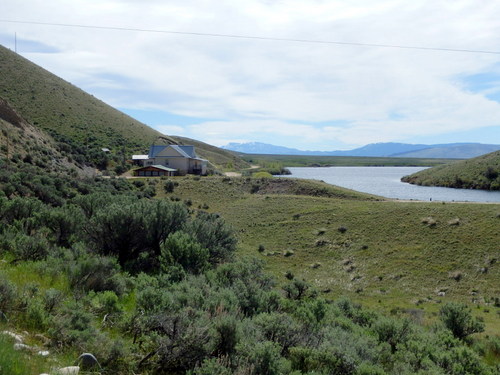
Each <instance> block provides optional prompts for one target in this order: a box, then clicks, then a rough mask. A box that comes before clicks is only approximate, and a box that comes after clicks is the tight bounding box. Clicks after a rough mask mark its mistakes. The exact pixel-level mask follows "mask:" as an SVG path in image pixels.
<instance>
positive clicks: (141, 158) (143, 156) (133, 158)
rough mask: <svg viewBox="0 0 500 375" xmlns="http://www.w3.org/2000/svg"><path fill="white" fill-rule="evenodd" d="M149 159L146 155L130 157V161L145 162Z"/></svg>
mask: <svg viewBox="0 0 500 375" xmlns="http://www.w3.org/2000/svg"><path fill="white" fill-rule="evenodd" d="M146 159H149V158H148V155H132V160H146Z"/></svg>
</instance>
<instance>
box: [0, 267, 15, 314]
mask: <svg viewBox="0 0 500 375" xmlns="http://www.w3.org/2000/svg"><path fill="white" fill-rule="evenodd" d="M16 297H17V288H16V286H15V285H14V284H13V283H12V282H10V281H9V280H8V279H6V278H5V277H4V276H3V275H0V311H1V312H3V313H4V314H6V313H7V312H8V311H10V309H12V308H13V307H14V305H15V303H16Z"/></svg>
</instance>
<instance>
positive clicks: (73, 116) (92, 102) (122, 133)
mask: <svg viewBox="0 0 500 375" xmlns="http://www.w3.org/2000/svg"><path fill="white" fill-rule="evenodd" d="M0 87H1V88H2V90H1V92H0V96H1V97H2V98H4V99H5V100H7V101H8V102H9V104H10V105H11V106H12V107H13V108H14V109H15V110H16V111H17V112H18V113H19V114H20V115H21V116H22V117H23V118H25V119H26V120H27V121H29V122H30V123H31V124H33V125H36V126H38V127H40V128H41V129H44V130H46V131H48V132H49V133H55V134H57V135H60V136H63V137H67V138H70V139H71V140H73V141H76V142H78V143H80V144H83V145H85V146H89V147H94V146H95V147H108V148H110V149H116V148H118V147H122V146H127V148H130V149H141V148H144V147H145V146H148V145H149V144H151V142H153V141H154V140H155V139H156V138H157V137H158V136H160V133H159V132H157V131H155V130H153V129H151V128H150V127H148V126H146V125H144V124H142V123H140V122H139V121H136V120H134V119H133V118H131V117H129V116H127V115H125V114H123V113H121V112H119V111H117V110H115V109H114V108H112V107H110V106H108V105H107V104H105V103H103V102H102V101H100V100H98V99H96V98H94V97H93V96H92V95H89V94H87V93H86V92H84V91H83V90H80V89H79V88H77V87H75V86H73V85H72V84H70V83H68V82H66V81H64V80H62V79H61V78H59V77H57V76H55V75H54V74H52V73H50V72H48V71H46V70H45V69H43V68H41V67H39V66H37V65H35V64H33V63H32V62H30V61H29V60H26V59H25V58H23V57H22V56H20V55H18V54H16V53H14V52H12V51H10V50H9V49H7V48H4V47H2V46H0Z"/></svg>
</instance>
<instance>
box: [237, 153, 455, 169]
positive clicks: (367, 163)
mask: <svg viewBox="0 0 500 375" xmlns="http://www.w3.org/2000/svg"><path fill="white" fill-rule="evenodd" d="M239 156H240V157H241V158H242V159H243V160H245V161H247V162H249V163H252V164H258V165H261V164H266V163H273V162H274V163H276V162H279V163H281V164H283V165H284V166H285V167H331V166H352V167H361V166H363V167H373V166H376V167H378V166H401V167H420V166H422V167H430V166H435V165H442V164H448V163H454V162H456V161H457V159H419V158H389V157H361V156H312V155H262V154H239Z"/></svg>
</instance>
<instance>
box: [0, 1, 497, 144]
mask: <svg viewBox="0 0 500 375" xmlns="http://www.w3.org/2000/svg"><path fill="white" fill-rule="evenodd" d="M0 8H1V9H2V12H1V14H0V44H2V45H3V46H5V47H7V48H10V49H12V50H15V49H17V52H18V53H19V54H21V55H22V56H24V57H26V58H27V59H29V60H31V61H33V62H35V63H36V64H38V65H41V66H42V67H44V68H45V69H47V70H49V71H50V72H52V73H54V74H56V75H58V76H59V77H61V78H63V79H65V80H67V81H69V82H71V83H73V84H74V85H76V86H78V87H80V88H82V89H83V90H85V91H87V92H89V93H91V94H92V95H94V96H96V97H97V98H99V99H101V100H103V101H104V102H106V103H108V104H110V105H112V106H113V107H115V108H117V109H119V110H121V111H123V112H125V113H127V114H129V115H131V116H132V117H134V118H136V119H138V120H139V121H142V122H144V123H146V124H147V125H150V126H151V127H153V128H155V129H157V130H159V131H161V132H162V133H164V134H168V135H179V136H185V137H190V138H194V139H197V140H201V141H204V142H207V143H210V144H213V145H216V146H222V145H225V144H227V143H229V142H242V143H243V142H264V143H271V144H275V145H280V146H287V147H293V148H298V149H302V150H342V149H352V148H355V147H360V146H363V145H366V144H369V143H378V142H403V143H426V144H433V143H452V142H480V143H493V144H500V21H499V16H500V2H498V1H491V0H453V1H452V0H447V1H442V0H429V1H428V0H418V1H411V2H409V1H407V0H351V1H345V0H301V1H298V0H175V1H171V0H71V1H67V0H43V1H42V0H16V1H7V0H0ZM7 21H9V22H7ZM41 23H43V24H41ZM48 24H52V25H48ZM56 24H58V25H56ZM61 24H64V25H66V26H62V25H61ZM69 25H73V26H69ZM75 25H78V26H79V27H76V26H75ZM83 26H84V27H83ZM126 29H129V30H126ZM140 30H143V31H140ZM209 34H211V35H209ZM214 34H217V35H219V36H216V35H214ZM220 35H230V36H231V37H228V36H226V37H223V36H220ZM237 36H245V37H251V38H241V37H237ZM297 40H300V41H297ZM16 41H17V43H16ZM319 42H328V43H319ZM375 45H385V46H387V45H391V46H396V47H381V46H375ZM398 47H418V48H398ZM443 49H444V50H443ZM450 50H467V51H471V52H465V51H463V52H458V51H450ZM474 51H476V52H474ZM478 51H489V52H493V53H481V52H478Z"/></svg>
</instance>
